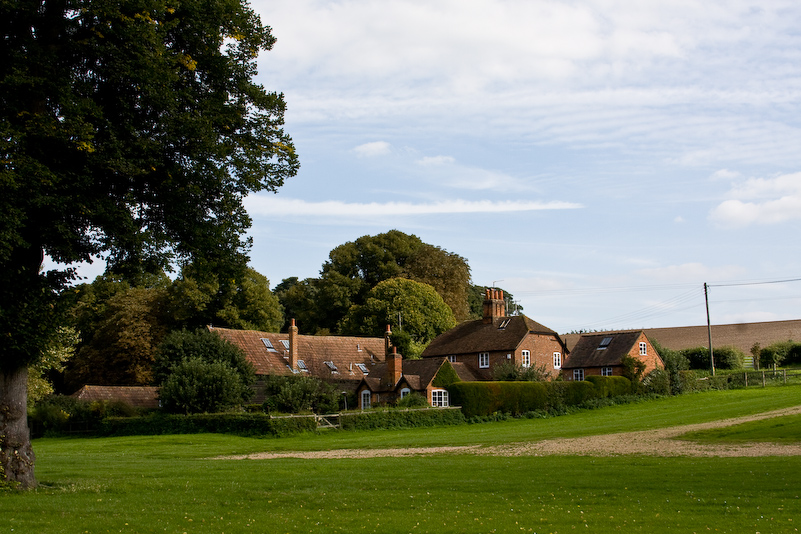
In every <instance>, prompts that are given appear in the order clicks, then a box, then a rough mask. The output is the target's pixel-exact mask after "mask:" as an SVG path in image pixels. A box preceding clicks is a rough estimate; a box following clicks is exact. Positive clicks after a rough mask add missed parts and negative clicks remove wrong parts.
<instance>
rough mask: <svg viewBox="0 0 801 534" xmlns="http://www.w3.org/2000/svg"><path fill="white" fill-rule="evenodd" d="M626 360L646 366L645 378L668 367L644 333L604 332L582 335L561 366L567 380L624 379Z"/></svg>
mask: <svg viewBox="0 0 801 534" xmlns="http://www.w3.org/2000/svg"><path fill="white" fill-rule="evenodd" d="M626 356H631V357H632V358H636V359H638V360H640V361H641V362H643V363H644V364H645V374H647V373H649V372H651V371H653V370H654V369H657V368H664V367H665V365H664V363H663V362H662V358H660V356H659V354H657V352H656V350H655V349H654V346H653V345H652V344H651V342H650V341H649V340H648V337H647V336H646V335H645V332H643V331H642V330H635V331H629V332H603V333H600V334H583V335H582V336H581V337H580V338H579V339H578V341H577V342H576V345H575V346H574V347H573V350H572V351H570V356H568V358H567V360H566V361H565V363H564V365H563V366H562V376H563V377H564V378H565V379H566V380H584V378H585V377H587V376H591V375H595V376H622V375H623V358H625V357H626Z"/></svg>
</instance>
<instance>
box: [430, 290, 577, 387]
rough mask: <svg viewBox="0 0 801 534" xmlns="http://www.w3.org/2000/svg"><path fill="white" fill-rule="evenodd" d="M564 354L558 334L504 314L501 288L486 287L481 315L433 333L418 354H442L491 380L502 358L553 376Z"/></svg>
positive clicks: (564, 348) (520, 316)
mask: <svg viewBox="0 0 801 534" xmlns="http://www.w3.org/2000/svg"><path fill="white" fill-rule="evenodd" d="M566 354H567V349H566V347H565V344H564V342H563V341H562V339H561V338H560V337H559V334H557V333H556V332H555V331H553V330H551V329H550V328H548V327H546V326H543V325H541V324H539V323H538V322H536V321H533V320H532V319H529V318H528V317H526V316H525V315H514V316H507V315H506V305H505V303H504V300H503V291H500V290H497V289H487V291H486V295H485V299H484V310H483V317H482V318H481V319H478V320H475V321H465V322H463V323H461V324H459V325H457V326H456V327H455V328H452V329H451V330H449V331H447V332H445V333H444V334H441V335H439V336H437V337H436V338H435V339H434V340H433V341H432V342H431V343H430V344H429V345H428V347H426V349H425V350H424V351H423V354H422V357H423V359H427V358H442V357H445V358H447V359H448V360H449V361H450V362H451V363H460V364H463V365H465V366H467V367H468V368H469V369H470V370H471V371H472V372H473V373H474V374H475V376H476V377H478V379H480V380H491V379H492V369H493V368H494V367H495V366H496V365H499V364H500V363H502V362H510V363H512V364H514V365H515V366H521V367H524V368H526V367H532V366H534V367H542V368H543V369H544V370H545V372H546V373H547V375H548V376H549V377H551V378H555V377H556V376H558V375H559V370H560V369H561V367H562V363H563V361H564V358H565V355H566Z"/></svg>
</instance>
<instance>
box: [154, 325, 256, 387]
mask: <svg viewBox="0 0 801 534" xmlns="http://www.w3.org/2000/svg"><path fill="white" fill-rule="evenodd" d="M191 358H195V359H200V360H203V361H205V362H224V363H227V364H228V366H229V367H231V368H232V369H234V370H236V372H237V373H239V375H240V376H241V377H242V381H243V382H244V383H245V384H246V385H248V386H249V385H251V384H253V383H254V382H255V381H256V371H255V370H254V369H253V365H252V364H251V363H250V362H249V361H248V360H247V358H246V357H245V353H244V352H243V351H242V349H240V348H239V347H237V346H236V345H234V344H233V343H231V342H229V341H227V340H225V339H223V338H222V337H220V336H218V335H217V334H215V333H214V332H210V331H209V330H207V329H205V328H199V329H197V330H195V331H194V332H190V331H188V330H175V331H173V332H170V333H169V334H167V336H166V337H165V338H164V341H162V342H161V344H160V345H159V346H158V349H157V350H156V356H155V361H154V362H153V376H154V378H155V382H156V384H157V385H160V384H163V383H164V382H165V381H166V380H167V378H168V377H169V376H170V374H171V373H172V368H173V367H175V366H176V365H178V364H180V363H181V362H182V361H184V360H188V359H191Z"/></svg>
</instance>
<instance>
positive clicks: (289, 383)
mask: <svg viewBox="0 0 801 534" xmlns="http://www.w3.org/2000/svg"><path fill="white" fill-rule="evenodd" d="M264 394H265V395H266V397H267V398H266V400H265V401H264V411H266V412H270V411H278V412H283V413H303V412H306V413H308V412H314V413H331V412H335V411H337V410H338V409H339V395H338V394H337V389H336V388H335V387H334V386H333V385H331V384H328V383H326V382H323V381H322V380H320V379H318V378H314V377H311V376H304V375H292V376H269V377H267V379H266V380H265V383H264Z"/></svg>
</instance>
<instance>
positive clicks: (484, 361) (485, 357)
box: [478, 352, 490, 369]
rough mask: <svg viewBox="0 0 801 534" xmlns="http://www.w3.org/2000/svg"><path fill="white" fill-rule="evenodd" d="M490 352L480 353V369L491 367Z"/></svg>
mask: <svg viewBox="0 0 801 534" xmlns="http://www.w3.org/2000/svg"><path fill="white" fill-rule="evenodd" d="M489 363H490V358H489V352H479V353H478V368H479V369H489Z"/></svg>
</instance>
